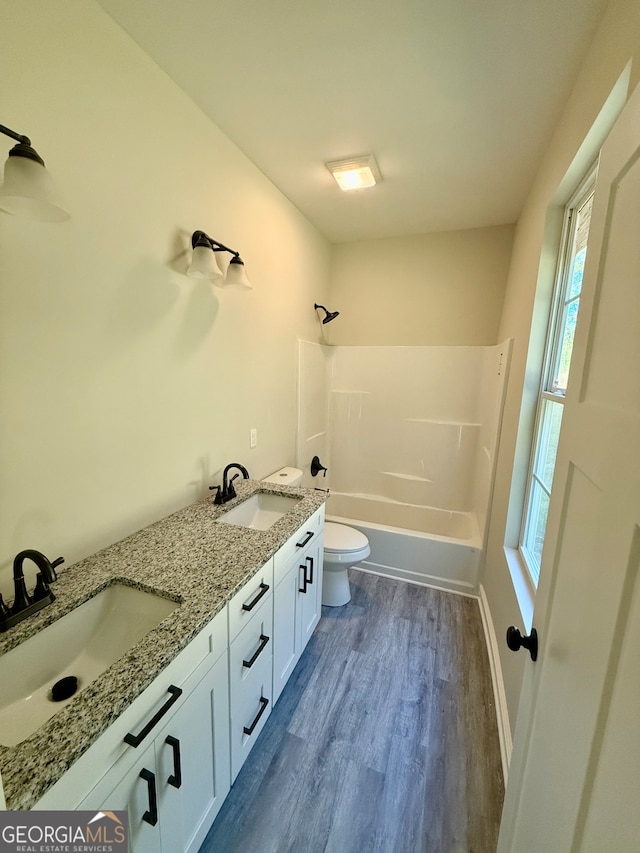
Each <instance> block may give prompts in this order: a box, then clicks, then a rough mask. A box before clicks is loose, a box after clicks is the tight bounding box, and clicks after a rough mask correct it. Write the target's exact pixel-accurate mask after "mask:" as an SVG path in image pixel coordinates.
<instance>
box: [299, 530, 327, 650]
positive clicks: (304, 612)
mask: <svg viewBox="0 0 640 853" xmlns="http://www.w3.org/2000/svg"><path fill="white" fill-rule="evenodd" d="M322 556H323V537H322V536H320V537H319V538H318V537H317V538H316V539H314V541H313V544H312V545H310V546H309V548H308V549H307V550H306V551H305V553H304V556H303V559H302V561H301V564H300V566H301V571H300V577H301V579H302V585H301V588H300V592H299V593H298V596H299V598H298V610H299V619H300V623H299V624H300V653H302V651H303V650H304V649H305V647H306V645H307V643H308V642H309V640H310V639H311V635H312V634H313V632H314V631H315V628H316V625H317V624H318V622H319V621H320V614H321V608H322Z"/></svg>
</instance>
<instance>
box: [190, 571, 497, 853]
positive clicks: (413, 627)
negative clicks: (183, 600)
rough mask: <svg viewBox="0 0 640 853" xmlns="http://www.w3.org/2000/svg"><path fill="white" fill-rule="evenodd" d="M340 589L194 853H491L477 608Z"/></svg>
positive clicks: (377, 588)
mask: <svg viewBox="0 0 640 853" xmlns="http://www.w3.org/2000/svg"><path fill="white" fill-rule="evenodd" d="M350 578H351V587H352V600H351V602H350V603H349V604H348V605H345V606H344V607H339V608H328V607H323V609H322V614H323V615H322V619H321V621H320V623H319V625H318V627H317V628H316V631H315V633H314V635H313V637H312V638H311V640H310V642H309V645H308V646H307V649H306V651H305V653H304V655H303V656H302V658H301V659H300V662H299V663H298V666H297V667H296V670H295V671H294V673H293V675H292V676H291V679H290V681H289V683H288V685H287V687H286V688H285V690H284V691H283V693H282V695H281V697H280V699H279V701H278V703H277V704H276V706H275V708H274V709H273V711H272V713H271V717H270V719H269V720H268V721H267V724H266V726H265V728H264V730H263V732H262V734H261V735H260V737H259V739H258V741H257V742H256V745H255V746H254V748H253V751H252V753H251V755H250V756H249V758H248V760H247V762H246V763H245V765H244V767H243V768H242V770H241V771H240V774H239V775H238V778H237V779H236V782H235V784H234V786H233V788H232V790H231V793H230V794H229V796H228V798H227V800H226V802H225V804H224V805H223V807H222V810H221V811H220V814H219V815H218V817H217V819H216V821H215V823H214V825H213V826H212V828H211V830H210V832H209V834H208V836H207V838H206V839H205V842H204V844H203V846H202V848H201V851H200V853H285V851H287V853H323V851H330V852H331V853H494V851H495V849H496V844H497V837H498V825H499V821H500V812H501V809H502V799H503V794H504V788H503V779H502V767H501V763H500V748H499V743H498V732H497V724H496V715H495V708H494V701H493V692H492V689H491V678H490V673H489V662H488V658H487V651H486V646H485V641H484V635H483V631H482V623H481V618H480V610H479V606H478V603H477V601H475V600H474V599H470V598H464V597H462V596H459V595H453V594H451V593H445V592H440V591H438V590H433V589H429V588H426V587H419V586H414V585H411V584H408V583H404V582H401V581H395V580H390V579H388V578H383V577H378V576H376V575H372V574H366V573H364V572H359V571H355V570H352V572H351V573H350Z"/></svg>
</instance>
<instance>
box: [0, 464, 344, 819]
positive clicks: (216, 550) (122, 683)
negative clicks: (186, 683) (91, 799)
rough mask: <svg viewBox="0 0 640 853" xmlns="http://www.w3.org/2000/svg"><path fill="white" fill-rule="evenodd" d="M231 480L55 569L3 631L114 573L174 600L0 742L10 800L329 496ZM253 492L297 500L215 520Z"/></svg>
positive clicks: (50, 777)
mask: <svg viewBox="0 0 640 853" xmlns="http://www.w3.org/2000/svg"><path fill="white" fill-rule="evenodd" d="M235 485H236V490H237V493H238V497H237V498H235V499H234V500H233V501H231V502H229V503H227V504H226V505H224V506H215V505H214V504H213V500H212V498H211V497H207V498H205V499H203V500H200V501H198V502H196V503H194V504H192V505H191V506H189V507H186V509H183V510H180V511H179V512H176V513H174V514H173V515H170V516H168V517H167V518H164V519H162V520H161V521H157V522H156V523H155V524H152V525H150V526H149V527H146V528H144V530H140V531H138V532H137V533H134V534H132V535H131V536H128V537H127V538H126V539H123V540H122V541H121V542H117V543H116V544H115V545H110V546H109V547H108V548H105V549H103V550H102V551H99V552H98V553H97V554H94V555H93V556H91V557H87V558H86V559H84V560H81V561H80V562H79V563H76V564H75V565H73V566H70V567H69V568H67V569H65V570H64V571H62V570H61V571H60V573H59V576H58V580H57V581H56V583H55V584H54V585H53V587H52V589H53V592H54V593H55V595H56V600H55V601H54V602H53V603H52V604H50V605H48V606H47V607H45V608H44V609H43V610H41V611H40V612H38V613H36V614H35V615H33V616H31V617H29V618H28V619H26V620H25V621H24V622H21V623H19V624H18V625H16V626H15V627H14V628H11V629H10V630H9V631H7V632H6V633H5V634H0V654H4V653H5V652H8V651H9V650H10V649H12V648H13V647H14V646H16V645H18V644H19V643H22V642H23V641H24V640H26V639H28V638H29V637H30V636H32V635H33V634H35V633H37V632H38V631H40V630H41V629H42V628H44V627H46V626H47V625H49V624H51V623H52V622H54V621H55V620H56V619H58V618H60V617H61V616H63V615H64V614H65V613H68V612H69V611H70V610H73V609H74V608H75V607H77V606H78V605H79V604H82V602H84V601H86V600H87V599H88V598H91V597H92V596H93V595H95V594H96V593H97V592H99V591H100V590H101V589H104V587H106V586H108V585H109V584H111V583H114V582H117V581H121V582H124V583H127V584H130V585H132V586H136V587H138V588H140V589H144V590H147V591H149V592H154V593H156V594H159V595H162V596H165V597H167V598H171V599H173V600H175V601H179V602H180V607H177V608H176V609H175V610H174V611H173V612H172V613H170V614H169V615H168V616H167V617H166V618H165V619H163V621H162V622H161V623H160V624H159V625H158V626H157V627H156V628H154V629H152V630H151V631H150V632H149V633H148V634H147V635H146V636H145V637H143V639H142V640H140V641H139V642H138V643H137V644H136V645H135V646H134V647H133V648H132V649H131V650H130V651H129V652H128V653H127V654H126V655H125V656H124V657H122V658H120V660H118V661H116V662H115V663H114V664H112V665H111V666H110V667H108V669H106V670H105V671H104V672H103V673H102V674H101V675H100V676H98V678H96V680H95V681H93V682H92V683H91V684H89V685H88V686H87V687H86V688H85V689H84V690H82V692H80V693H78V695H77V696H75V697H74V698H73V700H72V701H71V702H69V703H68V704H67V705H65V706H64V707H63V708H61V710H60V711H58V713H57V714H55V716H53V717H52V718H51V719H49V720H47V722H46V723H45V724H44V725H43V726H42V727H41V728H39V729H38V730H37V731H36V732H34V733H33V734H32V735H31V736H30V737H28V738H27V739H26V740H23V741H22V742H21V743H19V744H17V745H16V746H12V747H7V746H0V775H1V776H2V784H3V787H4V794H5V799H6V803H7V808H8V809H14V810H17V809H29V808H31V807H32V806H33V805H34V804H35V803H36V802H37V801H38V800H39V799H40V797H42V796H43V794H44V793H45V791H46V790H47V789H48V788H49V787H51V785H53V784H54V783H55V782H57V781H58V779H59V778H60V777H61V776H62V774H63V773H64V772H65V771H66V770H68V769H69V767H70V766H71V765H72V764H73V762H74V761H76V760H77V759H78V758H79V757H80V756H81V755H82V754H83V753H84V752H85V751H86V750H87V749H88V748H89V747H90V746H91V744H92V743H93V742H94V741H95V740H97V738H98V737H99V736H100V735H101V734H102V733H103V732H104V731H105V729H107V728H108V726H109V725H110V724H111V723H112V722H113V721H114V720H115V719H116V718H117V717H118V716H119V715H120V714H121V713H122V712H123V711H124V710H125V709H126V708H127V707H128V706H129V705H130V704H131V703H132V702H133V700H134V699H136V698H137V697H138V696H139V695H140V694H141V693H142V691H143V690H144V689H145V688H146V687H148V686H149V684H150V683H151V682H152V681H153V679H154V678H155V677H156V676H157V675H158V674H159V673H160V672H161V671H162V669H164V667H166V666H167V664H169V663H170V662H171V661H172V660H173V659H174V658H175V657H176V655H177V654H178V653H179V652H180V651H181V650H182V649H183V648H184V647H185V646H186V645H187V644H188V643H189V642H190V641H191V640H192V639H193V638H194V637H195V636H196V635H197V634H198V633H199V632H200V631H201V630H202V629H203V628H204V627H205V626H206V625H207V623H208V622H209V621H210V620H211V619H212V618H213V617H214V616H215V614H216V613H218V612H219V611H220V610H221V609H222V608H223V607H224V605H225V604H226V602H227V601H229V599H231V598H232V597H233V595H234V594H235V593H236V592H237V591H238V590H239V589H240V587H241V586H242V585H243V584H244V583H245V582H246V581H247V580H248V579H249V578H250V577H251V576H252V575H254V574H255V573H256V572H257V571H259V569H260V568H261V567H262V566H263V565H264V564H265V563H266V562H267V561H268V560H269V558H270V557H272V556H273V555H274V554H275V552H276V551H277V550H278V549H279V548H280V547H281V546H282V545H283V544H284V543H285V542H286V541H287V539H289V538H290V537H291V536H292V535H293V534H294V533H295V531H296V530H297V529H298V528H299V527H300V526H301V525H302V524H303V523H304V522H305V521H306V520H307V519H308V518H309V517H310V516H311V515H312V514H313V513H314V512H315V511H316V509H318V507H320V506H321V505H322V504H323V503H324V501H325V500H326V498H327V495H326V493H324V492H322V491H315V490H313V489H303V488H296V487H292V486H275V485H271V484H268V483H263V482H261V481H258V480H243V481H236V484H235ZM255 491H265V492H273V493H274V494H283V495H296V496H299V497H300V498H301V500H300V501H299V503H297V504H296V505H295V506H294V507H293V508H292V509H291V510H289V511H288V512H287V513H286V515H285V516H283V518H281V519H279V520H278V521H276V523H275V524H274V525H273V526H272V527H270V528H269V530H264V531H262V530H251V529H248V528H244V527H237V526H234V525H230V524H218V523H216V519H218V518H219V517H220V515H222V514H223V513H224V512H226V511H227V510H229V509H231V508H232V507H233V506H235V505H237V504H239V503H241V502H242V501H243V500H245V499H246V498H247V497H249V496H250V495H251V494H252V493H253V492H255Z"/></svg>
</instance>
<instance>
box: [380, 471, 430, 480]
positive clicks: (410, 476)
mask: <svg viewBox="0 0 640 853" xmlns="http://www.w3.org/2000/svg"><path fill="white" fill-rule="evenodd" d="M380 473H381V474H385V475H386V476H387V477H395V478H396V479H398V480H413V481H414V482H417V483H433V480H430V479H429V478H428V477H416V476H415V474H399V473H398V472H397V471H380Z"/></svg>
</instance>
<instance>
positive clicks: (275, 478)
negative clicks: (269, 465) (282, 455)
mask: <svg viewBox="0 0 640 853" xmlns="http://www.w3.org/2000/svg"><path fill="white" fill-rule="evenodd" d="M302 477H303V472H302V471H301V470H300V468H290V467H285V468H280V469H279V470H278V471H274V472H273V474H269V476H268V477H264V479H263V480H262V482H263V483H269V484H270V485H272V486H299V485H300V484H301V483H302Z"/></svg>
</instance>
